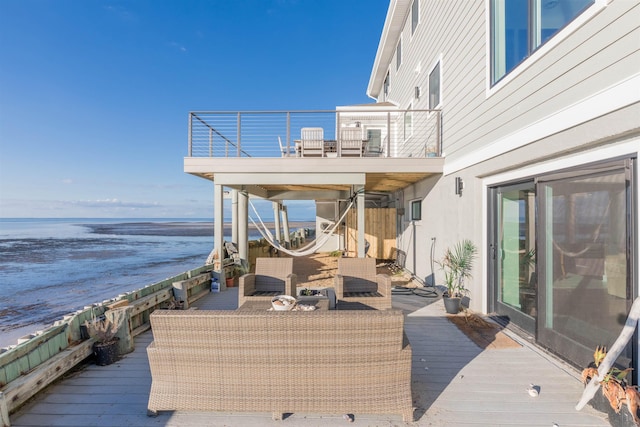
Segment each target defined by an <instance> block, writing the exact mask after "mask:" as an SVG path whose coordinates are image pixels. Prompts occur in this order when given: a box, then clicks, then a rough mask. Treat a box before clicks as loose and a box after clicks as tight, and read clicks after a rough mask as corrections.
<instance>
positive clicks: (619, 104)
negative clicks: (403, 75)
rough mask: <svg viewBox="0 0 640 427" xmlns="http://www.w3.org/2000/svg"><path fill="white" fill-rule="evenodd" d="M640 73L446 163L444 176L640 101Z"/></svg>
mask: <svg viewBox="0 0 640 427" xmlns="http://www.w3.org/2000/svg"><path fill="white" fill-rule="evenodd" d="M639 88H640V73H638V74H635V75H633V76H631V77H629V78H628V79H626V80H622V81H620V82H618V83H617V84H615V85H613V86H610V87H608V88H606V89H604V90H602V91H600V92H598V93H595V94H593V95H592V96H590V97H588V98H585V99H583V100H581V101H579V102H577V103H575V104H573V105H570V106H568V107H566V108H564V109H562V110H559V111H557V112H555V113H554V114H551V115H549V116H547V117H545V118H543V119H541V120H539V121H537V122H534V123H531V124H530V125H528V126H526V127H524V128H522V129H520V130H518V131H516V132H514V133H512V134H510V135H507V136H505V137H504V138H502V139H499V140H497V141H494V142H491V143H489V144H487V145H486V146H484V147H482V148H480V149H478V150H474V151H471V152H469V153H468V154H467V155H465V156H463V157H461V158H459V159H456V160H454V161H451V162H447V161H446V159H445V165H444V175H449V174H452V173H455V172H458V171H460V170H462V169H465V168H468V167H470V166H473V165H476V164H478V163H482V162H484V161H486V160H489V159H491V158H493V157H496V156H499V155H501V154H504V153H507V152H509V151H512V150H515V149H517V148H521V147H523V146H525V145H527V144H530V143H532V142H535V141H538V140H540V139H543V138H545V137H547V136H550V135H553V134H556V133H558V132H561V131H564V130H567V129H570V128H572V127H575V126H577V125H580V124H582V123H586V122H588V121H590V120H593V119H595V118H597V117H600V116H603V115H605V114H607V113H610V112H612V111H615V110H618V109H620V108H623V107H626V106H629V105H632V104H634V103H637V102H640V89H639Z"/></svg>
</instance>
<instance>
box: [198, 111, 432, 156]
mask: <svg viewBox="0 0 640 427" xmlns="http://www.w3.org/2000/svg"><path fill="white" fill-rule="evenodd" d="M343 108H345V109H340V110H335V111H245V112H192V113H190V114H189V157H347V156H348V157H392V158H402V157H439V156H440V151H441V138H440V111H439V110H395V109H394V110H389V109H387V110H383V109H380V108H376V107H373V108H372V107H369V108H367V107H366V106H360V107H343ZM346 108H348V110H347V109H346ZM387 108H388V107H387ZM358 109H359V110H358Z"/></svg>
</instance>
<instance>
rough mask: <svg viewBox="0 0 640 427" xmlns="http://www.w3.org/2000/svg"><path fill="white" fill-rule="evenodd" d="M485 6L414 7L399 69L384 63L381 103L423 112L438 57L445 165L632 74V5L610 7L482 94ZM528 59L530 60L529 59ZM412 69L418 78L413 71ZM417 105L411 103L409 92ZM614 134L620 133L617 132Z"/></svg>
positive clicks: (638, 12)
mask: <svg viewBox="0 0 640 427" xmlns="http://www.w3.org/2000/svg"><path fill="white" fill-rule="evenodd" d="M486 7H488V3H487V2H485V1H479V0H476V1H466V0H451V1H446V2H443V1H440V0H429V1H427V0H422V1H421V4H420V15H421V16H420V24H419V25H418V27H417V28H416V31H415V33H414V34H413V36H412V35H411V21H410V19H409V18H410V9H409V13H408V15H407V19H405V25H404V30H403V34H402V43H403V48H402V49H403V52H402V56H403V60H402V61H403V62H402V65H401V66H400V69H399V70H397V71H395V58H393V59H392V61H391V66H392V71H391V84H390V89H389V100H390V101H392V102H394V103H396V104H397V105H398V106H400V107H401V108H407V107H408V106H409V105H410V104H411V103H412V102H413V108H414V109H423V108H424V109H426V108H428V96H427V95H428V77H429V72H430V71H431V68H432V67H433V65H434V64H435V62H436V61H437V59H438V58H439V57H440V56H442V64H441V72H442V78H441V91H442V97H441V101H442V109H443V145H444V152H445V154H446V157H447V161H450V160H456V159H457V158H460V157H463V156H467V155H469V154H470V153H472V152H473V151H474V150H477V149H480V148H482V147H484V146H486V145H488V144H491V143H493V142H494V141H497V140H500V139H501V138H503V137H505V136H507V135H509V134H512V133H513V132H515V131H517V130H519V129H522V128H524V127H526V126H528V125H529V124H531V123H534V122H537V121H539V120H541V119H543V118H545V117H549V116H551V115H553V114H554V113H555V112H557V111H560V110H562V109H564V108H566V107H568V106H570V105H572V104H575V103H576V102H578V101H580V100H583V99H585V98H588V97H589V96H591V95H593V94H595V93H597V92H600V91H602V90H603V89H605V88H607V87H609V86H611V85H614V84H615V83H617V82H619V81H622V80H624V79H625V78H627V77H629V76H632V75H634V74H636V73H638V71H640V3H639V2H637V1H631V0H614V1H612V2H611V3H610V4H609V5H608V6H607V7H605V8H604V9H602V10H601V11H600V12H599V13H597V14H595V16H593V17H592V19H591V20H589V21H588V22H586V23H585V24H584V25H582V27H580V28H578V29H577V30H575V31H574V32H573V33H571V34H568V35H566V36H564V35H560V36H558V35H556V37H562V40H560V42H559V43H558V44H557V45H556V46H554V47H553V48H552V49H550V50H549V51H548V52H547V53H546V54H544V55H541V56H540V55H539V54H538V58H537V59H536V60H535V62H531V63H530V64H529V65H528V67H527V68H526V69H523V68H524V67H518V68H517V69H516V70H514V71H512V73H514V74H515V73H519V74H518V75H515V76H514V77H513V79H512V80H511V81H509V82H506V83H505V84H503V85H502V86H501V87H499V89H497V90H496V89H494V90H492V91H490V92H489V93H487V81H486V79H487V74H488V73H487V69H486V68H487V66H488V60H487V57H486V56H487V52H488V50H487V46H486V43H487V40H488V38H487V36H486V28H487V27H488V26H487V23H486V17H487V13H486V10H485V8H486ZM534 56H536V55H535V54H534ZM418 64H420V72H416V67H417V66H418ZM415 86H420V88H421V94H422V95H421V97H420V99H419V100H416V99H414V95H413V94H414V87H415ZM621 131H624V129H622V130H621Z"/></svg>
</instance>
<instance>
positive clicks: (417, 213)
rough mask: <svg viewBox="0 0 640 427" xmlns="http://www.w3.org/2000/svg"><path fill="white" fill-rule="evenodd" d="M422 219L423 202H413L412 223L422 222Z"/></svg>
mask: <svg viewBox="0 0 640 427" xmlns="http://www.w3.org/2000/svg"><path fill="white" fill-rule="evenodd" d="M421 219H422V201H421V200H413V201H412V202H411V221H420V220H421Z"/></svg>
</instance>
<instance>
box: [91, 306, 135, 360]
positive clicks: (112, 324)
mask: <svg viewBox="0 0 640 427" xmlns="http://www.w3.org/2000/svg"><path fill="white" fill-rule="evenodd" d="M116 313H117V314H116ZM114 314H115V315H114V316H108V317H99V318H95V317H94V318H93V319H91V321H88V320H86V321H85V322H84V326H85V327H86V329H87V332H88V334H89V336H90V337H91V338H94V339H95V341H96V342H95V343H94V344H93V354H94V355H95V356H96V364H98V365H101V366H104V365H110V364H112V363H113V362H115V361H116V360H117V359H118V356H119V355H120V351H119V349H118V341H119V338H118V337H117V336H116V334H117V333H118V330H119V329H120V326H121V325H122V323H123V321H124V317H125V312H124V310H114Z"/></svg>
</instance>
